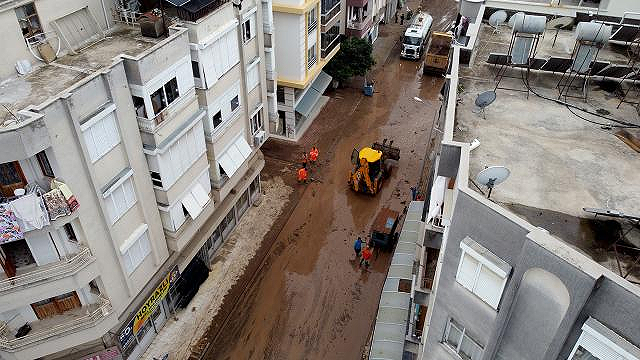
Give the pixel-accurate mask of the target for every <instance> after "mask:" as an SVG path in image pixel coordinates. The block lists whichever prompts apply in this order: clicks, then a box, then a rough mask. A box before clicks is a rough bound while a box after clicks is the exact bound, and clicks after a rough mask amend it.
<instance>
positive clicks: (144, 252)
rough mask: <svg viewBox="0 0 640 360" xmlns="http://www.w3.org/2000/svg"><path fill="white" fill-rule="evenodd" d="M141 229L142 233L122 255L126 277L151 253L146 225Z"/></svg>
mask: <svg viewBox="0 0 640 360" xmlns="http://www.w3.org/2000/svg"><path fill="white" fill-rule="evenodd" d="M143 229H144V232H142V234H140V235H138V236H137V238H136V239H135V240H134V241H133V243H132V244H131V245H130V246H129V248H128V249H126V250H125V251H124V253H123V255H122V258H123V260H124V268H125V270H126V271H127V275H131V273H133V271H134V270H135V269H136V268H137V267H138V266H140V264H142V261H144V259H145V258H146V257H147V256H148V255H149V254H150V253H151V243H150V242H149V233H148V231H147V229H146V225H145V226H144V228H143ZM136 232H138V230H136ZM136 232H134V235H136V234H135V233H136ZM132 236H133V235H132Z"/></svg>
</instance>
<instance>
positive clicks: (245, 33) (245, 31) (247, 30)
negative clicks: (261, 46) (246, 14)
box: [242, 15, 255, 43]
mask: <svg viewBox="0 0 640 360" xmlns="http://www.w3.org/2000/svg"><path fill="white" fill-rule="evenodd" d="M254 16H255V15H251V17H250V18H249V19H247V20H245V21H244V22H243V23H242V41H243V42H245V43H246V42H247V41H249V40H251V39H253V37H254V36H255V31H253V30H252V28H253V27H254V24H255V20H254Z"/></svg>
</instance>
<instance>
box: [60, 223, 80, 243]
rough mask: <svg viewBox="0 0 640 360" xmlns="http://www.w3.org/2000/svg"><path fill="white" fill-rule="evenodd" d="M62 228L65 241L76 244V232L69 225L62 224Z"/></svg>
mask: <svg viewBox="0 0 640 360" xmlns="http://www.w3.org/2000/svg"><path fill="white" fill-rule="evenodd" d="M62 228H63V229H64V233H65V234H66V235H67V239H69V241H73V242H78V237H76V232H75V231H74V230H73V226H71V223H67V224H64V226H62Z"/></svg>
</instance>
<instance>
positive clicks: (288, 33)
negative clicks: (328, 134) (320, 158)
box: [271, 0, 341, 141]
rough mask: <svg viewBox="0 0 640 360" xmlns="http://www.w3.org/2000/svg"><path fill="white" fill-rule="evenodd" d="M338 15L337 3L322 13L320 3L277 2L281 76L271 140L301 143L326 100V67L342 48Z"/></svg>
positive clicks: (275, 16)
mask: <svg viewBox="0 0 640 360" xmlns="http://www.w3.org/2000/svg"><path fill="white" fill-rule="evenodd" d="M340 13H341V4H340V3H339V2H328V3H326V4H325V8H324V10H323V8H322V4H321V2H320V1H319V0H309V1H296V0H285V1H282V0H281V1H276V2H274V3H273V22H274V27H275V32H274V40H275V48H274V49H275V51H274V52H275V58H276V66H275V67H276V69H277V72H278V74H277V90H276V100H277V111H278V118H277V119H276V121H275V122H272V123H271V130H272V131H271V133H272V135H273V136H276V137H279V138H282V139H288V140H294V141H296V140H298V139H299V138H300V137H301V136H302V134H303V133H304V131H305V130H306V129H307V128H308V127H309V125H310V123H311V122H312V121H313V119H314V118H315V116H316V115H317V114H318V112H319V111H320V110H321V109H322V106H324V104H325V103H326V102H327V99H326V97H323V95H322V94H323V92H324V90H325V89H326V88H327V87H328V86H329V84H330V82H331V77H330V76H329V75H327V74H326V73H324V72H323V71H322V68H323V67H324V66H325V65H326V64H327V62H328V61H329V60H331V58H332V57H333V56H334V55H335V54H336V53H337V52H338V50H339V49H340V44H339V31H340V30H339V29H340V25H339V20H338V19H339V17H340ZM323 24H325V25H324V26H323ZM323 33H324V34H325V36H324V37H323V36H321V35H322V34H323ZM323 39H324V41H323ZM323 46H324V51H323Z"/></svg>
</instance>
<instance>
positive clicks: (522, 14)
mask: <svg viewBox="0 0 640 360" xmlns="http://www.w3.org/2000/svg"><path fill="white" fill-rule="evenodd" d="M524 15H525V14H524V13H523V12H522V11H520V12H517V13H515V14H513V15H511V17H510V18H509V27H510V28H512V29H513V25H515V23H516V19H517V18H518V17H520V16H524ZM521 21H522V20H521Z"/></svg>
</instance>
